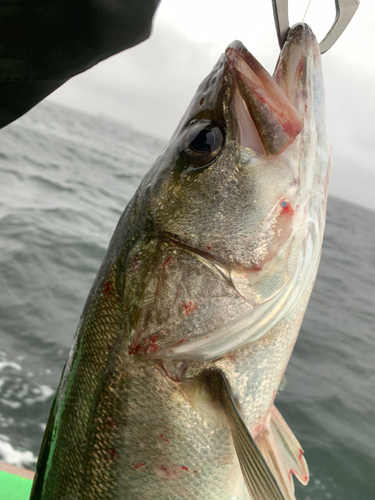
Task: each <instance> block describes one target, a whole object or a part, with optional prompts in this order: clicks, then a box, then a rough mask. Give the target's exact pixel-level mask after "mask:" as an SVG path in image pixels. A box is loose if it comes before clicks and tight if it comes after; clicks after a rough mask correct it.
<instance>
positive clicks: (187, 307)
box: [181, 300, 198, 316]
mask: <svg viewBox="0 0 375 500" xmlns="http://www.w3.org/2000/svg"><path fill="white" fill-rule="evenodd" d="M181 306H182V308H183V309H184V312H185V316H189V314H191V313H195V312H197V311H198V305H197V304H195V303H194V302H192V301H191V300H190V301H189V302H182V303H181Z"/></svg>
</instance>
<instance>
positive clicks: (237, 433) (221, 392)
mask: <svg viewBox="0 0 375 500" xmlns="http://www.w3.org/2000/svg"><path fill="white" fill-rule="evenodd" d="M201 377H202V381H203V382H204V383H205V384H206V385H207V386H208V387H209V388H210V390H211V392H212V394H213V395H214V397H215V399H217V400H218V401H219V402H220V404H221V406H222V408H223V410H224V412H225V415H226V417H227V419H228V422H229V427H230V431H231V434H232V438H233V442H234V446H235V449H236V452H237V457H238V461H239V463H240V466H241V470H242V475H243V478H244V481H245V484H246V487H247V489H248V491H249V493H250V495H251V497H252V498H253V499H254V500H286V498H285V497H284V495H283V494H282V493H281V490H280V488H279V486H278V484H277V481H276V479H275V477H274V476H273V474H272V472H271V470H270V468H269V466H268V465H267V462H266V461H265V459H264V458H263V456H262V454H261V452H260V451H259V449H258V447H257V445H256V444H255V441H254V439H253V438H252V436H251V434H250V432H249V431H248V429H247V427H246V425H245V422H244V420H243V418H242V417H241V415H240V413H239V411H238V409H237V407H236V404H235V402H234V399H233V396H232V393H231V389H230V386H229V383H228V381H227V379H226V377H225V375H224V373H223V372H222V371H220V370H207V371H205V372H203V373H202V375H201Z"/></svg>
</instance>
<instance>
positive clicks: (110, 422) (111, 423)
mask: <svg viewBox="0 0 375 500" xmlns="http://www.w3.org/2000/svg"><path fill="white" fill-rule="evenodd" d="M106 425H107V427H111V429H115V428H116V427H117V423H116V420H115V419H114V418H111V417H109V418H107V421H106Z"/></svg>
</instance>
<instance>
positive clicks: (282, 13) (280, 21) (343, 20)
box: [272, 0, 359, 54]
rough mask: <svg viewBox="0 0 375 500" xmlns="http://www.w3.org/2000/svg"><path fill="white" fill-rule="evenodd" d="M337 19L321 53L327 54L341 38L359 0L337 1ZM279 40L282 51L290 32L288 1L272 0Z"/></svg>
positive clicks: (321, 44)
mask: <svg viewBox="0 0 375 500" xmlns="http://www.w3.org/2000/svg"><path fill="white" fill-rule="evenodd" d="M335 4H336V18H335V21H334V23H333V25H332V26H331V29H330V30H329V31H328V33H327V34H326V36H325V37H324V38H323V40H322V41H321V42H320V44H319V48H320V53H321V54H324V52H327V50H329V49H330V48H331V47H332V45H333V44H334V43H335V42H336V41H337V40H338V39H339V38H340V36H341V34H342V33H343V31H344V30H345V28H346V27H347V25H348V24H349V22H350V21H351V19H352V17H353V16H354V13H355V11H356V10H357V8H358V5H359V0H335ZM272 6H273V15H274V17H275V24H276V31H277V38H278V39H279V45H280V48H281V49H282V48H283V46H284V43H285V40H286V37H287V34H288V31H289V16H288V0H272Z"/></svg>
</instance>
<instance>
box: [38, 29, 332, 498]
mask: <svg viewBox="0 0 375 500" xmlns="http://www.w3.org/2000/svg"><path fill="white" fill-rule="evenodd" d="M329 170H330V146H329V143H328V141H327V136H326V128H325V112H324V89H323V81H322V70H321V63H320V53H319V47H318V45H317V43H316V40H315V38H314V35H313V34H312V32H311V30H310V28H309V27H308V26H307V25H305V24H298V25H296V26H294V27H293V28H291V29H290V31H289V34H288V37H287V40H286V42H285V44H284V47H283V49H282V52H281V54H280V57H279V61H278V63H277V66H276V70H275V74H274V76H273V77H271V76H270V75H269V74H268V73H267V71H266V70H265V69H264V68H263V67H262V66H261V64H260V63H259V62H258V61H257V60H256V59H255V58H254V57H253V56H252V55H251V54H250V53H249V52H248V51H247V50H246V49H245V47H244V46H243V45H242V44H241V43H240V42H233V43H232V44H231V45H229V47H228V48H227V50H226V52H225V54H224V55H222V57H221V58H220V59H219V61H218V63H217V64H216V66H215V67H214V69H213V70H212V72H211V73H210V74H209V76H208V77H207V78H206V79H205V80H204V81H203V82H202V84H201V85H200V87H199V88H198V91H197V93H196V95H195V96H194V98H193V100H192V103H191V104H190V106H189V108H188V110H187V111H186V113H185V115H184V116H183V118H182V120H181V122H180V124H179V126H178V127H177V130H176V131H175V133H174V135H173V137H172V138H171V140H170V142H169V144H168V145H167V147H166V148H165V150H164V152H163V153H162V154H161V156H160V157H159V158H158V159H157V160H156V162H155V164H154V165H153V167H152V168H151V170H150V171H149V172H148V174H147V175H146V176H145V178H144V179H143V181H142V183H141V185H140V187H139V189H138V191H137V192H136V194H135V195H134V197H133V199H132V200H131V202H130V203H129V205H128V207H127V209H126V210H125V212H124V214H123V215H122V217H121V219H120V221H119V224H118V226H117V229H116V231H115V234H114V236H113V238H112V241H111V243H110V246H109V250H108V253H107V255H106V257H105V260H104V262H103V264H102V266H101V268H100V270H99V273H98V276H97V278H96V281H95V283H94V285H93V288H92V290H91V292H90V295H89V298H88V300H87V303H86V306H85V309H84V312H83V315H82V318H81V322H80V325H79V327H78V332H77V335H76V338H75V341H74V345H73V348H72V351H71V354H70V357H69V359H68V362H67V364H66V367H65V369H64V372H63V375H62V379H61V383H60V386H59V389H58V391H57V394H56V398H55V402H54V405H53V408H52V410H51V415H50V419H49V422H48V425H47V428H46V432H45V436H44V440H43V444H42V449H41V452H40V457H39V462H38V466H37V474H36V477H35V481H34V486H33V491H32V494H31V499H32V500H77V499H85V500H91V499H103V500H109V499H111V500H114V499H122V500H125V499H126V500H136V499H137V500H138V499H141V500H151V499H157V500H180V499H183V498H189V499H195V500H203V499H204V500H230V499H232V498H237V499H240V500H245V499H249V498H251V499H253V500H276V499H278V500H282V499H284V500H286V499H287V500H291V499H294V486H293V480H292V473H293V474H295V475H296V476H297V478H298V479H299V480H300V481H301V482H302V483H303V484H306V483H307V481H308V469H307V465H306V462H305V460H304V457H303V451H302V448H301V446H300V445H299V443H298V441H297V440H296V438H295V437H294V435H293V434H292V432H291V430H290V429H289V427H288V426H287V424H286V423H285V421H284V419H283V418H282V416H281V415H280V413H279V412H278V410H277V409H276V407H275V406H274V399H275V395H276V392H277V389H278V387H279V384H280V381H281V379H282V377H283V373H284V371H285V368H286V366H287V363H288V360H289V358H290V355H291V352H292V350H293V346H294V343H295V341H296V338H297V335H298V331H299V328H300V325H301V322H302V318H303V315H304V312H305V309H306V306H307V302H308V300H309V296H310V293H311V290H312V287H313V283H314V280H315V277H316V273H317V268H318V264H319V258H320V252H321V244H322V238H323V231H324V224H325V211H326V197H327V186H328V180H329Z"/></svg>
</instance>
